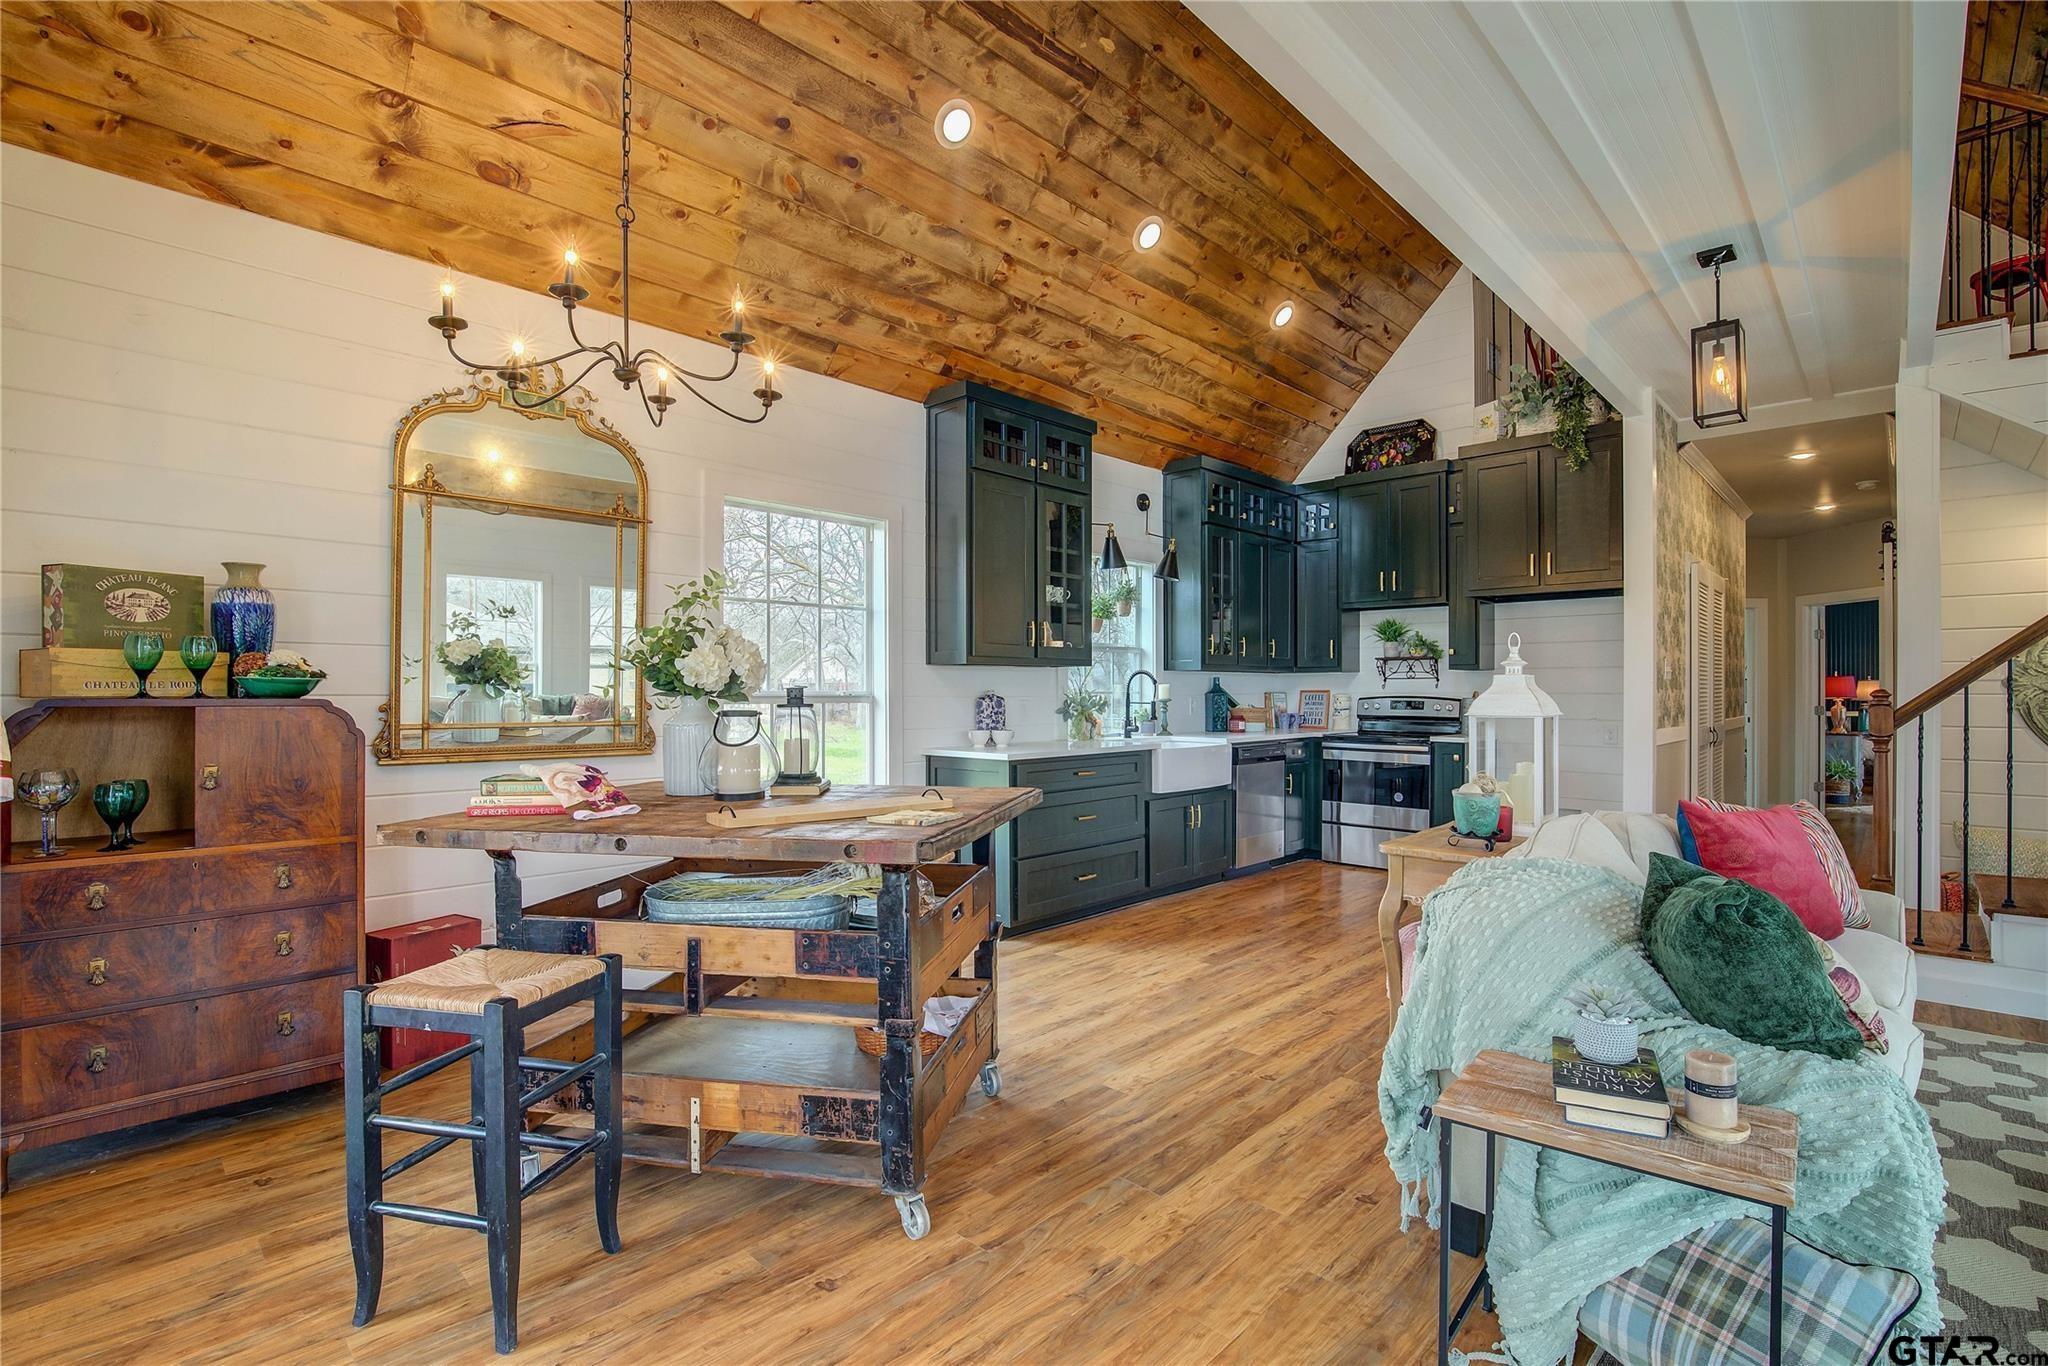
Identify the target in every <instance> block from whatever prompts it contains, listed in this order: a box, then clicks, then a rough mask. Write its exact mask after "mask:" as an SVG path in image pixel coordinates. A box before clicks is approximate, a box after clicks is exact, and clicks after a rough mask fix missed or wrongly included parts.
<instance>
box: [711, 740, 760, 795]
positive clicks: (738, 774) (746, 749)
mask: <svg viewBox="0 0 2048 1366" xmlns="http://www.w3.org/2000/svg"><path fill="white" fill-rule="evenodd" d="M718 790H719V791H720V792H724V793H727V794H728V795H731V796H735V797H737V796H741V795H743V794H745V793H748V792H759V791H760V790H761V757H760V756H759V755H758V754H756V753H755V752H754V747H753V746H752V745H720V746H719V747H718Z"/></svg>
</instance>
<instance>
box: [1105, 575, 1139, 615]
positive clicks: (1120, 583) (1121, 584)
mask: <svg viewBox="0 0 2048 1366" xmlns="http://www.w3.org/2000/svg"><path fill="white" fill-rule="evenodd" d="M1110 597H1111V598H1112V599H1114V600H1115V602H1116V614H1117V615H1118V616H1120V617H1127V616H1129V615H1130V614H1131V613H1132V612H1133V611H1135V610H1137V606H1138V580H1137V578H1136V577H1135V576H1133V575H1131V574H1129V573H1124V574H1120V575H1118V576H1117V579H1116V582H1115V584H1114V585H1112V586H1111V588H1110Z"/></svg>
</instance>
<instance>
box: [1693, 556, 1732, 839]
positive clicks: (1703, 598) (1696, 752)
mask: <svg viewBox="0 0 2048 1366" xmlns="http://www.w3.org/2000/svg"><path fill="white" fill-rule="evenodd" d="M1686 607H1687V613H1688V615H1689V617H1690V619H1691V629H1690V631H1689V632H1688V635H1689V640H1688V643H1687V650H1686V687H1687V707H1686V711H1687V713H1688V716H1687V719H1686V731H1687V734H1686V759H1687V764H1686V768H1687V772H1686V789H1687V791H1688V792H1690V793H1691V794H1692V795H1693V796H1695V797H1705V798H1708V799H1709V800H1716V801H1718V800H1719V799H1720V797H1721V786H1722V784H1721V774H1722V770H1723V769H1724V768H1725V767H1726V765H1725V764H1724V762H1723V759H1722V752H1721V744H1722V738H1723V733H1722V724H1721V722H1722V718H1723V717H1725V716H1726V715H1727V714H1728V684H1727V678H1728V585H1727V582H1726V581H1725V580H1724V579H1722V577H1721V576H1720V575H1719V574H1716V573H1715V572H1714V571H1713V570H1712V569H1710V568H1708V567H1707V566H1706V565H1704V564H1701V563H1699V562H1698V561H1695V562H1694V563H1693V565H1692V572H1691V574H1690V576H1689V577H1688V580H1687V603H1686Z"/></svg>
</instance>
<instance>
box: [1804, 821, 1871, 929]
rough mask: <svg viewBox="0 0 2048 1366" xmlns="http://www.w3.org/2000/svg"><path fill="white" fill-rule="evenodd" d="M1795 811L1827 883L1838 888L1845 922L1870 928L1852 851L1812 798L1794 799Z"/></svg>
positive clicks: (1836, 890) (1845, 923)
mask: <svg viewBox="0 0 2048 1366" xmlns="http://www.w3.org/2000/svg"><path fill="white" fill-rule="evenodd" d="M1792 811H1793V814H1795V815H1797V816H1798V817H1799V824H1800V825H1801V826H1802V827H1804V828H1805V830H1806V839H1807V842H1808V843H1810V844H1812V845H1813V852H1814V854H1815V855H1816V856H1818V857H1819V859H1820V866H1821V868H1822V870H1823V871H1825V872H1826V873H1827V875H1828V886H1830V887H1832V888H1834V889H1835V898H1836V899H1837V900H1838V901H1840V902H1841V903H1842V924H1843V925H1844V926H1846V927H1848V928H1849V929H1852V930H1867V929H1869V928H1870V912H1869V911H1866V910H1864V909H1863V892H1862V890H1861V889H1860V888H1858V887H1857V886H1856V870H1855V869H1854V868H1852V867H1850V865H1849V851H1848V850H1846V849H1844V848H1843V847H1842V837H1841V836H1839V835H1837V834H1836V833H1835V827H1834V826H1832V825H1829V824H1828V818H1827V817H1826V816H1824V815H1822V814H1821V812H1820V808H1818V807H1816V806H1815V805H1814V804H1813V803H1812V802H1794V803H1792Z"/></svg>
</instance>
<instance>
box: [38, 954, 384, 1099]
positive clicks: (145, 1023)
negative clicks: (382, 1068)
mask: <svg viewBox="0 0 2048 1366" xmlns="http://www.w3.org/2000/svg"><path fill="white" fill-rule="evenodd" d="M352 980H353V974H341V975H336V976H333V977H321V978H315V979H314V980H312V981H309V982H294V983H291V984H289V985H285V986H275V987H262V988H258V989H257V990H254V991H240V992H235V993H232V994H230V995H226V996H213V997H209V998H207V999H205V1000H199V1001H181V1002H178V1003H176V1004H173V1005H163V1006H150V1007H148V1008H146V1009H143V1010H128V1011H119V1012H116V1013H113V1014H109V1015H98V1016H94V1017H92V1018H90V1019H84V1020H67V1021H65V1022H63V1023H61V1024H47V1025H36V1026H34V1027H32V1028H28V1029H17V1030H10V1031H8V1032H7V1033H6V1034H0V1075H4V1083H0V1104H4V1105H5V1107H6V1109H7V1112H8V1117H9V1119H10V1120H15V1121H26V1120H35V1119H40V1118H43V1117H45V1116H48V1115H54V1114H64V1113H68V1112H70V1111H75V1110H91V1109H96V1108H99V1107H101V1106H107V1105H117V1104H120V1103H123V1102H126V1101H132V1100H138V1099H140V1098H142V1097H144V1096H150V1095H155V1094H157V1093H159V1092H164V1091H175V1090H178V1089H180V1088H183V1087H189V1086H196V1085H202V1084H204V1083H206V1082H211V1081H221V1080H225V1079H227V1078H229V1077H235V1076H240V1075H242V1074H244V1073H249V1072H262V1071H267V1070H270V1069H273V1068H278V1067H285V1066H290V1065H292V1064H295V1063H309V1062H315V1061H319V1060H321V1059H324V1058H331V1057H333V1056H335V1055H337V1054H338V1053H339V1052H340V1051H341V993H342V991H343V990H344V989H345V988H346V987H348V986H349V985H350V983H351V982H352Z"/></svg>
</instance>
